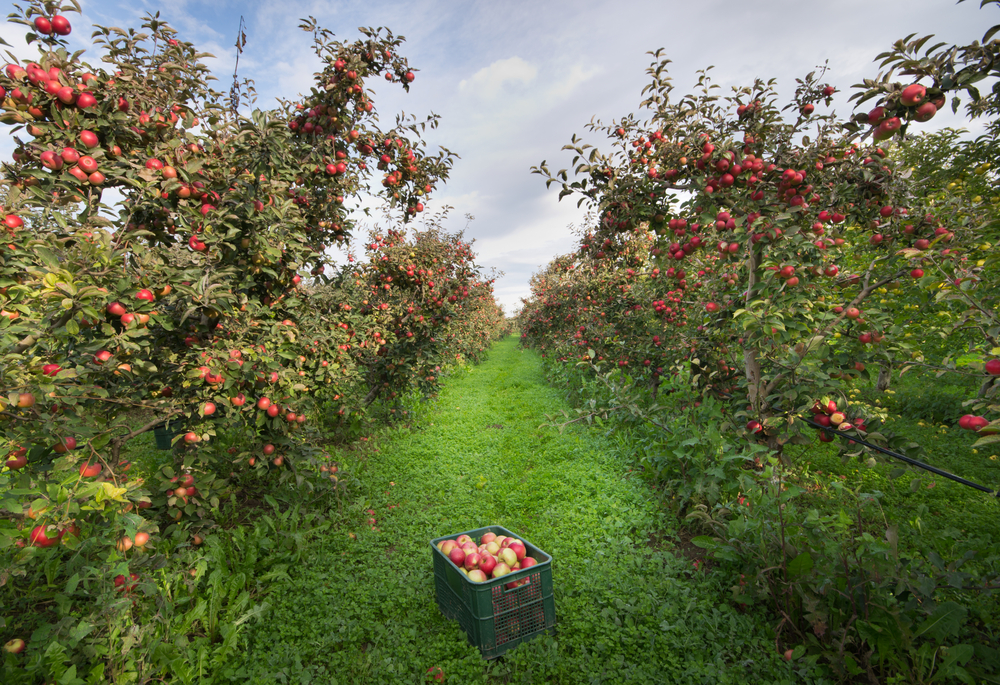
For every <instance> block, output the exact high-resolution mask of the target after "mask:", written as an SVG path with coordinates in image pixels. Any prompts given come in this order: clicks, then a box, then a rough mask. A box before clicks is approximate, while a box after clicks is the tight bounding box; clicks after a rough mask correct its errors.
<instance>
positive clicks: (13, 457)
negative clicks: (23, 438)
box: [6, 447, 28, 471]
mask: <svg viewBox="0 0 1000 685" xmlns="http://www.w3.org/2000/svg"><path fill="white" fill-rule="evenodd" d="M27 455H28V450H26V449H25V448H23V447H22V448H21V449H19V450H15V451H13V452H10V453H9V454H8V455H7V457H8V458H7V462H6V466H7V468H9V469H10V470H11V471H20V470H21V469H23V468H24V467H25V466H27V465H28V456H27Z"/></svg>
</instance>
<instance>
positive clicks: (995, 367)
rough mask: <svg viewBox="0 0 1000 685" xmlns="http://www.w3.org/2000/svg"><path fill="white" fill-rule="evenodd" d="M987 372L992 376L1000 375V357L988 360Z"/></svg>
mask: <svg viewBox="0 0 1000 685" xmlns="http://www.w3.org/2000/svg"><path fill="white" fill-rule="evenodd" d="M986 373H988V374H990V375H991V376H1000V359H991V360H989V361H988V362H986Z"/></svg>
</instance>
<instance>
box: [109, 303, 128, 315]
mask: <svg viewBox="0 0 1000 685" xmlns="http://www.w3.org/2000/svg"><path fill="white" fill-rule="evenodd" d="M107 312H108V314H110V315H111V316H121V315H122V314H124V313H125V306H124V305H123V304H122V303H121V302H112V303H111V304H109V305H108V307H107Z"/></svg>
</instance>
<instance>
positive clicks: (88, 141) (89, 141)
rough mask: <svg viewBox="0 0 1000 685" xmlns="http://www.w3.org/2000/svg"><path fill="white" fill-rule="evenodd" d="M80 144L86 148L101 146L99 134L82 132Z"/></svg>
mask: <svg viewBox="0 0 1000 685" xmlns="http://www.w3.org/2000/svg"><path fill="white" fill-rule="evenodd" d="M80 142H81V143H83V145H84V147H88V148H93V147H97V146H98V145H100V142H101V141H100V140H98V138H97V134H96V133H94V132H93V131H80Z"/></svg>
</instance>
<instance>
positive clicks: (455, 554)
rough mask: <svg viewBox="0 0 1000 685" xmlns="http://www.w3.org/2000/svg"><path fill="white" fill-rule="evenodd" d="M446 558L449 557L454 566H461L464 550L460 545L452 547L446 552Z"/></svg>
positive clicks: (463, 562)
mask: <svg viewBox="0 0 1000 685" xmlns="http://www.w3.org/2000/svg"><path fill="white" fill-rule="evenodd" d="M448 558H449V559H451V563H453V564H455V566H458V567H459V568H462V566H463V564H465V550H464V549H462V548H461V547H454V548H453V549H452V550H451V552H449V553H448Z"/></svg>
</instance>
